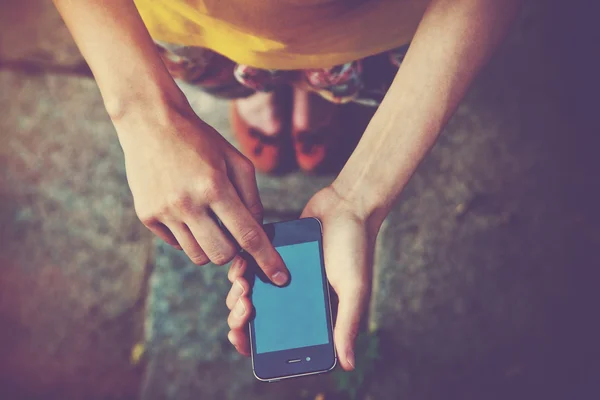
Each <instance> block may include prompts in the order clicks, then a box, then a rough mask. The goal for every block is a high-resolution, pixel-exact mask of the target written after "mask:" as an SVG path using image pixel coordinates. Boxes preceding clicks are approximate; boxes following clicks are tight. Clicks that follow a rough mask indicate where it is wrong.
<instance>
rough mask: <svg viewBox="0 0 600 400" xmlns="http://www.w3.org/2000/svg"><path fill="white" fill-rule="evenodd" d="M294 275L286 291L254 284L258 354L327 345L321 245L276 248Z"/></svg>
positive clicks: (294, 245) (315, 242)
mask: <svg viewBox="0 0 600 400" xmlns="http://www.w3.org/2000/svg"><path fill="white" fill-rule="evenodd" d="M276 250H277V251H278V252H279V254H280V255H281V257H282V258H283V261H284V262H285V264H286V266H287V267H288V269H289V271H290V275H291V282H290V283H289V285H287V286H285V287H277V286H275V285H273V284H272V283H266V282H263V281H262V280H260V279H255V280H254V286H253V288H252V302H253V304H254V308H255V310H256V316H255V319H254V332H255V342H256V349H255V350H256V353H257V354H260V353H268V352H272V351H279V350H288V349H295V348H300V347H306V346H316V345H321V344H327V343H328V342H329V335H328V331H327V313H326V309H325V307H326V306H327V303H326V302H325V293H324V291H323V274H322V272H321V259H320V254H319V242H317V241H314V242H306V243H298V244H293V245H288V246H279V247H276Z"/></svg>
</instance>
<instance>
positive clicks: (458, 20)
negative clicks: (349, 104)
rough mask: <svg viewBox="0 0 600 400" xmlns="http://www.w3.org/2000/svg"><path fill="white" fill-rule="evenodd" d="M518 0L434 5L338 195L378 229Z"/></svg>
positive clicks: (436, 0)
mask: <svg viewBox="0 0 600 400" xmlns="http://www.w3.org/2000/svg"><path fill="white" fill-rule="evenodd" d="M519 4H520V0H503V1H497V0H433V1H432V3H431V5H430V7H429V8H428V10H427V11H426V13H425V15H424V17H423V20H422V22H421V24H420V25H419V28H418V30H417V32H416V34H415V37H414V39H413V41H412V43H411V47H410V49H409V51H408V54H407V55H406V58H405V59H404V61H403V63H402V66H401V68H400V69H399V71H398V73H397V75H396V77H395V79H394V82H393V83H392V85H391V87H390V89H389V91H388V93H387V95H386V96H385V98H384V100H383V102H382V104H381V106H380V107H379V110H378V111H377V112H376V113H375V115H374V117H373V119H372V120H371V122H370V124H369V126H368V128H367V129H366V131H365V133H364V135H363V138H362V139H361V141H360V143H359V145H358V146H357V148H356V150H355V151H354V153H353V154H352V156H351V157H350V159H349V160H348V163H347V164H346V166H345V167H344V168H343V170H342V171H341V173H340V175H339V176H338V178H337V179H336V180H335V182H334V183H333V187H334V189H335V190H336V191H337V192H339V193H340V195H342V196H343V197H344V198H346V199H348V200H349V201H351V202H352V203H353V204H355V206H356V208H357V210H358V213H359V214H360V215H362V216H363V217H365V218H368V219H371V220H374V221H375V224H379V223H381V222H382V221H383V219H384V218H385V216H386V215H387V213H388V212H389V210H390V208H391V206H392V204H393V203H394V201H395V199H396V198H397V197H398V195H399V194H400V192H401V191H402V189H403V188H404V186H405V185H406V183H407V182H408V180H409V179H410V177H411V176H412V174H413V172H414V171H415V169H416V168H417V166H418V164H419V163H420V162H421V160H422V159H423V158H424V157H425V155H426V154H427V152H428V151H429V149H430V148H431V147H432V146H433V144H434V143H435V140H436V139H437V137H438V135H439V133H440V132H441V130H442V129H443V127H444V125H445V124H446V123H447V121H448V119H449V118H450V117H451V116H452V114H453V113H454V111H455V109H456V107H457V105H458V103H459V102H460V100H461V99H462V97H463V95H464V93H465V92H466V90H467V88H468V85H469V84H470V83H471V81H472V80H473V78H474V77H475V75H476V74H477V72H478V71H479V70H480V69H481V67H482V65H483V64H484V63H485V62H486V61H487V60H488V58H489V57H490V55H491V54H492V52H493V50H494V48H495V47H496V45H497V44H498V43H499V42H500V40H501V39H502V37H503V35H504V33H505V32H506V30H507V27H508V25H509V24H510V22H511V21H512V19H513V17H514V15H515V13H516V10H517V9H518V5H519Z"/></svg>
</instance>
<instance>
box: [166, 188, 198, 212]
mask: <svg viewBox="0 0 600 400" xmlns="http://www.w3.org/2000/svg"><path fill="white" fill-rule="evenodd" d="M192 203H193V202H192V196H190V194H189V193H187V192H181V193H174V194H171V195H169V196H168V197H167V201H166V206H165V207H164V208H165V209H167V210H176V211H183V212H189V211H191V210H192Z"/></svg>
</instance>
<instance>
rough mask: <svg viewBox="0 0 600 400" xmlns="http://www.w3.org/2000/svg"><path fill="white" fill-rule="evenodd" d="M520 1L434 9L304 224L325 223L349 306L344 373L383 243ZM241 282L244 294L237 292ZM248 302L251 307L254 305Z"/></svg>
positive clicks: (468, 0)
mask: <svg viewBox="0 0 600 400" xmlns="http://www.w3.org/2000/svg"><path fill="white" fill-rule="evenodd" d="M519 2H520V0H504V1H498V0H433V1H432V3H431V4H430V6H429V8H428V10H427V11H426V13H425V16H424V17H423V20H422V21H421V24H420V25H419V28H418V30H417V33H416V35H415V37H414V40H413V41H412V43H411V46H410V49H409V51H408V54H407V56H406V58H405V60H404V62H403V63H402V66H401V67H400V70H399V71H398V73H397V75H396V78H395V80H394V82H393V84H392V86H391V88H390V90H389V91H388V93H387V95H386V96H385V98H384V100H383V102H382V104H381V106H380V107H379V110H378V111H377V112H376V113H375V116H374V117H373V119H372V120H371V122H370V124H369V126H368V128H367V130H366V131H365V133H364V135H363V138H362V139H361V141H360V143H359V145H358V147H357V148H356V150H355V151H354V153H353V154H352V156H351V157H350V159H349V160H348V162H347V164H346V166H345V167H344V168H343V170H342V171H341V173H340V174H339V176H338V177H337V178H336V180H335V181H334V182H333V183H332V185H331V186H329V187H327V188H325V189H323V190H322V191H320V192H319V193H317V194H316V195H315V196H314V197H313V198H312V199H311V200H310V201H309V203H308V204H307V205H306V208H305V209H304V213H303V216H305V217H309V216H314V217H318V218H319V219H320V220H321V221H322V223H323V247H324V253H325V267H326V268H327V277H328V279H329V282H330V283H331V286H332V287H333V289H334V290H335V292H336V293H337V295H338V298H339V304H338V313H337V319H336V324H335V331H334V340H335V346H336V349H337V354H338V360H339V362H340V365H341V366H342V367H343V368H344V369H346V370H351V369H354V367H355V365H356V361H355V358H354V342H355V339H356V335H357V333H358V331H359V327H360V321H361V317H362V314H363V311H364V310H365V308H366V307H367V305H368V301H369V297H370V290H371V276H372V275H371V274H372V266H373V253H374V248H375V239H376V237H377V233H378V231H379V228H380V226H381V224H382V222H383V220H384V219H385V217H386V216H387V214H388V213H389V211H390V209H391V207H392V205H393V203H394V201H395V199H396V198H397V197H398V195H399V194H400V192H401V191H402V189H403V188H404V186H405V185H406V183H407V182H408V180H409V179H410V177H411V175H412V174H413V172H414V171H415V169H416V168H417V166H418V164H419V163H420V162H421V160H422V159H423V158H424V157H425V155H426V153H427V151H428V150H429V149H430V148H431V146H433V144H434V142H435V140H436V139H437V137H438V135H439V133H440V131H441V130H442V128H443V127H444V125H445V124H446V122H447V121H448V119H449V118H450V116H451V115H452V114H453V113H454V110H455V109H456V106H457V104H458V102H459V101H460V99H461V98H462V96H463V95H464V93H465V91H466V90H467V87H468V85H469V84H470V82H471V81H472V80H473V78H474V77H475V75H476V74H477V72H478V71H479V70H480V69H481V67H482V65H483V64H484V63H485V61H486V60H487V59H488V58H489V57H490V55H491V54H492V52H493V50H494V48H495V47H496V45H497V44H498V42H499V41H500V39H501V38H502V36H503V34H504V32H505V31H506V30H507V27H508V25H509V23H510V21H511V20H512V18H513V16H514V14H515V13H516V10H517V6H518V4H519ZM243 270H244V268H243V267H242V268H240V267H239V266H238V268H235V269H234V268H232V269H231V270H230V273H229V279H230V280H231V281H232V282H234V286H233V287H232V290H231V291H230V293H229V295H228V297H227V306H228V307H229V308H230V309H231V308H233V309H234V312H232V313H231V314H230V315H229V326H230V328H231V332H229V340H230V341H231V342H232V343H233V345H234V346H235V347H236V348H237V350H238V351H239V352H240V353H242V354H248V352H249V343H248V337H247V335H246V333H245V331H244V330H243V327H244V324H245V323H246V321H247V319H248V317H249V316H250V314H249V313H246V314H242V315H238V314H236V312H235V308H234V307H235V304H236V301H237V300H238V298H240V297H242V298H244V295H243V294H242V292H243V291H241V290H240V289H239V288H240V287H241V286H244V285H247V282H246V281H245V280H244V278H243V276H242V274H243ZM236 282H237V283H239V285H238V284H237V283H236ZM245 301H249V300H247V299H245Z"/></svg>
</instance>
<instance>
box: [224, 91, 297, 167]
mask: <svg viewBox="0 0 600 400" xmlns="http://www.w3.org/2000/svg"><path fill="white" fill-rule="evenodd" d="M285 108H286V101H285V99H282V94H281V93H278V92H277V91H274V92H269V93H262V92H259V93H255V94H253V95H251V96H250V97H247V98H244V99H237V100H234V102H233V105H232V115H231V121H232V125H233V131H234V133H235V135H236V138H237V140H238V142H239V143H240V147H241V150H242V153H244V155H245V156H246V157H248V158H249V159H250V161H252V162H253V163H254V166H255V167H256V169H257V170H259V171H261V172H265V173H272V172H275V171H276V170H277V169H278V167H279V166H280V164H281V161H282V156H283V143H284V139H285V138H284V133H283V131H284V130H285V129H286V126H288V124H286V123H285V118H286V112H285Z"/></svg>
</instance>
